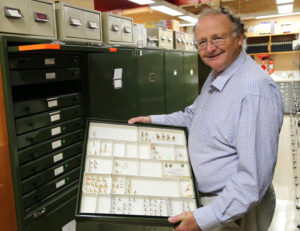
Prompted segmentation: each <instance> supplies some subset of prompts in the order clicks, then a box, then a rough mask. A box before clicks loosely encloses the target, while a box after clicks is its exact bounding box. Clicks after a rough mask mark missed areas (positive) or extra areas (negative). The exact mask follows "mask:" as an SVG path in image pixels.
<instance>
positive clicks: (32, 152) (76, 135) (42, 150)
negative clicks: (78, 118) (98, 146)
mask: <svg viewBox="0 0 300 231" xmlns="http://www.w3.org/2000/svg"><path fill="white" fill-rule="evenodd" d="M82 139H83V130H78V131H76V132H72V133H68V134H66V135H63V136H60V137H58V138H56V139H52V140H50V141H47V142H43V143H41V144H38V145H35V146H32V147H30V148H27V149H26V150H24V151H21V152H19V162H20V164H23V163H25V162H27V161H31V160H34V159H36V158H38V157H41V156H43V155H45V154H48V153H50V152H53V151H55V150H60V149H61V148H64V147H66V146H68V145H70V144H73V143H76V142H78V141H81V140H82Z"/></svg>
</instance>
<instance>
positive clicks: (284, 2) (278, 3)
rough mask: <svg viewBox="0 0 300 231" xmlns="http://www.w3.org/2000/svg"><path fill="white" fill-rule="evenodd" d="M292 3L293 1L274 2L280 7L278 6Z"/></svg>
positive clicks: (278, 0) (277, 0) (280, 0)
mask: <svg viewBox="0 0 300 231" xmlns="http://www.w3.org/2000/svg"><path fill="white" fill-rule="evenodd" d="M292 2H294V0H276V4H277V5H280V4H286V3H292Z"/></svg>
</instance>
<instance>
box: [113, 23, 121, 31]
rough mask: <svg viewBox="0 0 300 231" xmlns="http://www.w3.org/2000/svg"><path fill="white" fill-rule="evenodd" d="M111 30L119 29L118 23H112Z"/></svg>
mask: <svg viewBox="0 0 300 231" xmlns="http://www.w3.org/2000/svg"><path fill="white" fill-rule="evenodd" d="M112 31H116V32H117V31H120V26H119V25H116V24H113V25H112Z"/></svg>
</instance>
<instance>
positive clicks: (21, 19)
mask: <svg viewBox="0 0 300 231" xmlns="http://www.w3.org/2000/svg"><path fill="white" fill-rule="evenodd" d="M0 9H1V14H0V22H1V23H0V32H4V33H14V34H28V33H29V28H28V25H29V23H28V20H29V19H28V5H27V1H24V0H1V1H0Z"/></svg>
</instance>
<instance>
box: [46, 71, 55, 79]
mask: <svg viewBox="0 0 300 231" xmlns="http://www.w3.org/2000/svg"><path fill="white" fill-rule="evenodd" d="M55 78H56V73H55V72H51V73H46V79H55Z"/></svg>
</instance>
